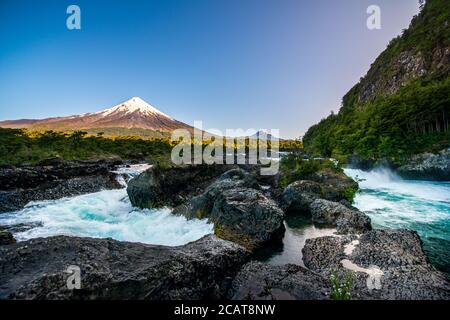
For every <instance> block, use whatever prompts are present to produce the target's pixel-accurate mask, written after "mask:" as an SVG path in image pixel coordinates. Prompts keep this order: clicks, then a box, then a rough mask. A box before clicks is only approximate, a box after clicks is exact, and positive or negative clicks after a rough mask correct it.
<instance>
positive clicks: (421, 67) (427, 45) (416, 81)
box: [304, 0, 450, 162]
mask: <svg viewBox="0 0 450 320" xmlns="http://www.w3.org/2000/svg"><path fill="white" fill-rule="evenodd" d="M449 72H450V1H447V0H428V1H427V2H426V4H425V5H424V7H423V9H422V11H421V12H420V14H419V15H418V16H415V17H414V18H413V20H412V21H411V24H410V26H409V28H408V29H407V30H404V32H403V34H402V35H401V36H399V37H397V38H395V39H393V40H392V41H391V42H390V43H389V45H388V47H387V48H386V50H384V51H383V52H382V53H381V54H380V55H379V57H378V58H377V59H376V60H375V62H374V63H373V64H372V65H371V67H370V69H369V71H368V72H367V74H366V75H365V76H364V77H363V78H361V80H360V82H359V83H358V84H356V85H355V86H354V87H353V88H352V89H351V90H350V91H349V92H348V93H347V94H346V95H345V96H344V97H343V99H342V106H341V109H340V110H339V113H338V114H331V115H330V116H329V117H327V118H326V119H322V121H320V122H319V123H318V124H316V125H314V126H312V127H311V128H309V130H308V131H307V133H306V134H305V136H304V145H305V148H306V150H308V151H309V152H311V153H314V154H321V155H326V156H330V155H333V156H336V157H340V156H348V155H358V156H360V157H362V158H371V159H379V158H389V159H391V160H394V161H398V162H401V161H402V159H404V158H407V157H409V156H411V155H412V154H416V153H420V152H424V151H435V150H439V149H442V148H444V147H446V146H448V144H449V143H450V131H449V119H450V108H449V106H450V79H449Z"/></svg>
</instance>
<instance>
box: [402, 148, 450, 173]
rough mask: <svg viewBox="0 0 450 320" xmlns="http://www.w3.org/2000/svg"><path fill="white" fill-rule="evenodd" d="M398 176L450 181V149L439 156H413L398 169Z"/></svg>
mask: <svg viewBox="0 0 450 320" xmlns="http://www.w3.org/2000/svg"><path fill="white" fill-rule="evenodd" d="M397 172H398V174H399V175H400V176H401V177H403V178H406V179H422V180H436V181H449V180H450V148H448V149H444V150H442V151H441V152H439V153H437V154H433V153H422V154H419V155H415V156H413V157H412V158H411V159H410V160H408V162H407V163H406V164H405V165H402V166H400V167H399V168H397Z"/></svg>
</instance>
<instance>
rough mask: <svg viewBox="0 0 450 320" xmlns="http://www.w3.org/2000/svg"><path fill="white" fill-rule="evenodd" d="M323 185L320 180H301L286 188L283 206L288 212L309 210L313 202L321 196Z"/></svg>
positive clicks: (282, 201)
mask: <svg viewBox="0 0 450 320" xmlns="http://www.w3.org/2000/svg"><path fill="white" fill-rule="evenodd" d="M321 192H322V189H321V186H320V184H319V183H318V182H314V181H308V180H299V181H295V182H293V183H291V184H290V185H288V186H287V187H286V189H284V191H283V194H282V196H281V207H282V208H283V210H285V211H286V212H309V206H310V205H311V203H312V202H313V201H314V200H316V199H319V198H320V197H321Z"/></svg>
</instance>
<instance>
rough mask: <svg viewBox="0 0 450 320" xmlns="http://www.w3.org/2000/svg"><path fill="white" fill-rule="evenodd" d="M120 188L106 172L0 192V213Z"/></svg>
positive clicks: (111, 174)
mask: <svg viewBox="0 0 450 320" xmlns="http://www.w3.org/2000/svg"><path fill="white" fill-rule="evenodd" d="M122 187H123V186H122V185H120V184H119V183H118V182H117V180H116V175H115V174H114V173H111V172H106V173H103V174H101V175H94V176H84V177H75V178H70V179H67V180H63V179H61V180H54V181H51V182H46V183H44V184H42V185H39V186H38V187H36V188H32V189H16V190H12V191H0V213H2V212H10V211H17V210H20V209H22V208H23V207H24V206H25V205H27V204H28V203H29V202H31V201H42V200H56V199H60V198H64V197H70V196H76V195H81V194H86V193H92V192H98V191H101V190H109V189H119V188H122Z"/></svg>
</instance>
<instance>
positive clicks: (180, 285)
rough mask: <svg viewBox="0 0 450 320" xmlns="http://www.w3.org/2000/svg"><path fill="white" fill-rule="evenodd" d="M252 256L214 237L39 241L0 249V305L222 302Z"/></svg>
mask: <svg viewBox="0 0 450 320" xmlns="http://www.w3.org/2000/svg"><path fill="white" fill-rule="evenodd" d="M248 256H249V253H248V252H247V251H246V250H245V249H244V248H242V247H241V246H239V245H236V244H234V243H232V242H229V241H225V240H222V239H218V238H217V237H215V236H213V235H209V236H205V237H203V238H201V239H200V240H197V241H195V242H192V243H189V244H186V245H184V246H179V247H166V246H159V245H146V244H141V243H129V242H120V241H115V240H112V239H92V238H78V237H66V236H57V237H50V238H38V239H33V240H29V241H25V242H20V243H18V244H14V245H9V246H0V270H1V273H0V283H1V286H0V299H220V298H223V297H225V294H226V290H227V288H228V287H229V286H230V283H231V280H232V278H233V277H234V275H235V274H236V273H237V271H238V270H239V269H240V268H241V266H242V265H243V264H244V263H245V262H246V261H247V259H248ZM77 268H79V270H80V271H81V278H80V280H81V281H80V287H81V288H80V289H69V288H68V285H67V283H68V281H69V282H71V283H76V282H75V281H73V282H72V280H73V279H71V278H69V277H70V276H75V274H73V273H72V274H70V273H67V272H69V271H70V272H73V271H76V269H77Z"/></svg>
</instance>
